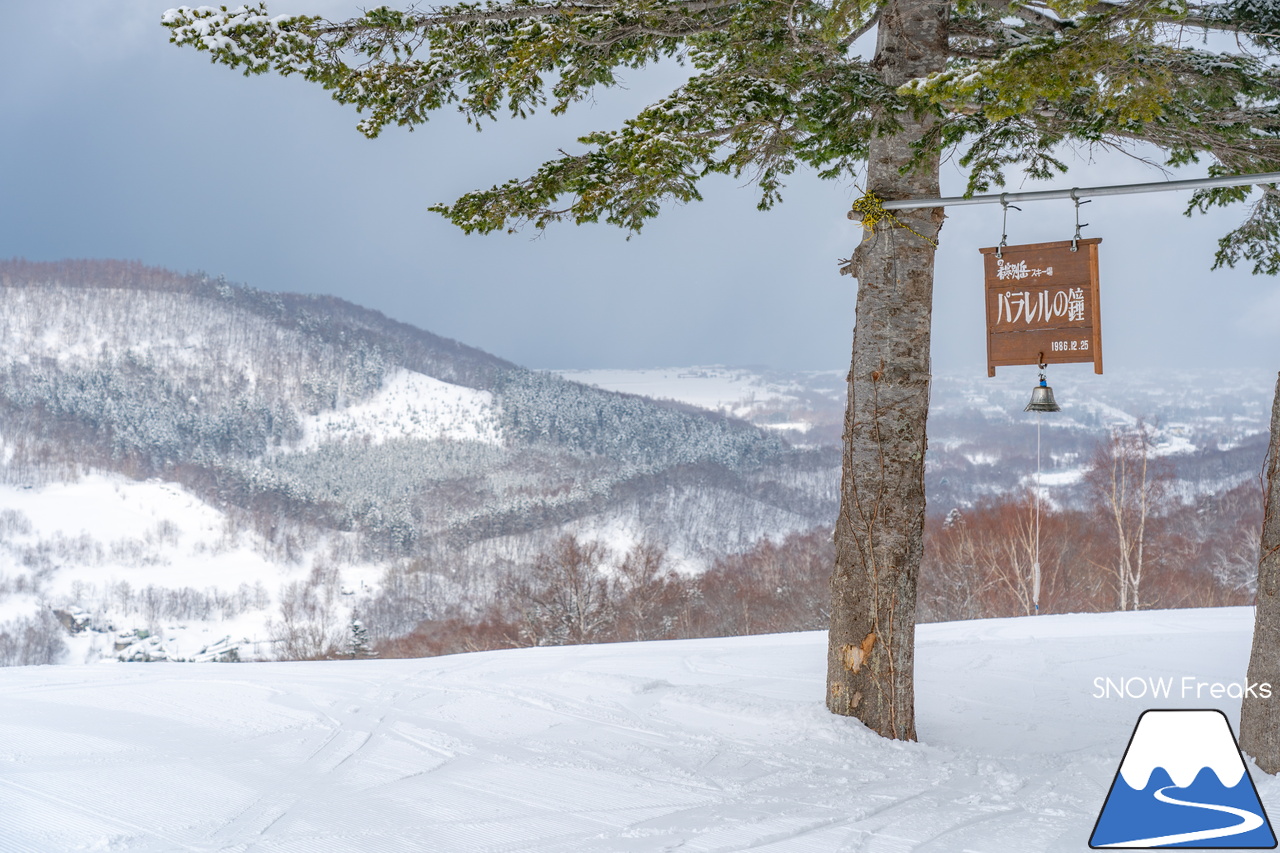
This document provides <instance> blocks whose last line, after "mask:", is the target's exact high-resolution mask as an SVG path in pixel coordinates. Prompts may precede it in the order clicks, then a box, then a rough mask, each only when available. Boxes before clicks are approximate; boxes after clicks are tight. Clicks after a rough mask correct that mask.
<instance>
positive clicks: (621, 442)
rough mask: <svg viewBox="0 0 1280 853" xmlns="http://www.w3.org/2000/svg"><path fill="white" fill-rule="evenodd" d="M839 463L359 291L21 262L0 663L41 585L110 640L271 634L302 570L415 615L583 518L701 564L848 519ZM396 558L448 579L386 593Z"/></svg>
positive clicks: (28, 629) (351, 600) (349, 604)
mask: <svg viewBox="0 0 1280 853" xmlns="http://www.w3.org/2000/svg"><path fill="white" fill-rule="evenodd" d="M835 465H836V457H835V456H834V453H833V452H823V451H815V450H796V449H793V448H791V447H790V446H789V445H788V444H787V442H786V441H785V440H783V439H782V438H780V437H778V436H777V435H776V434H774V433H772V432H770V431H768V430H764V429H760V428H757V427H754V426H752V425H750V424H748V423H746V422H744V421H741V420H737V419H734V418H731V417H726V416H724V415H722V414H719V413H713V412H708V411H705V410H700V409H697V408H695V407H691V406H688V405H684V404H679V403H672V402H657V401H652V400H647V399H644V398H641V397H637V396H634V395H627V394H619V393H614V392H609V391H604V390H600V389H596V388H592V387H589V386H585V385H581V384H577V383H573V382H568V381H565V380H563V379H560V378H559V377H556V376H553V375H550V374H546V373H539V372H536V371H531V370H527V369H524V368H521V367H518V366H516V365H514V364H511V363H509V362H505V361H503V360H501V359H498V358H496V357H494V356H491V355H489V354H487V353H484V352H481V351H479V350H476V349H474V348H471V347H467V346H465V345H463V344H459V343H457V342H455V341H450V340H447V339H444V338H440V337H438V336H436V335H433V334H431V333H429V332H425V331H422V330H419V329H415V328H412V327H409V326H407V325H405V324H402V323H397V322H395V321H393V320H390V319H388V318H386V317H384V316H382V315H381V314H378V313H376V312H373V311H369V310H366V309H363V308H360V307H358V306H355V305H352V304H350V303H346V302H343V301H341V300H338V299H333V298H328V297H317V296H304V295H298V294H275V293H265V292H260V291H256V290H252V289H250V288H245V287H239V286H233V285H230V284H228V283H226V282H224V281H220V280H211V279H209V278H207V277H205V276H199V275H194V276H182V275H176V274H173V273H169V272H166V271H164V270H158V269H153V268H147V267H143V266H141V265H138V264H130V263H121V262H106V261H104V262H90V261H85V262H63V263H55V264H36V263H27V262H22V261H7V262H0V637H9V638H10V640H11V641H12V642H10V643H9V646H8V647H6V646H5V644H4V643H3V642H0V663H4V662H6V661H9V662H12V660H17V659H24V658H23V655H24V654H25V653H24V652H22V651H21V650H20V649H17V648H16V646H15V645H14V644H15V643H17V641H16V640H12V638H13V637H16V636H19V635H23V636H26V635H28V634H31V633H32V632H33V631H34V632H35V634H41V632H42V631H43V630H44V628H45V627H47V625H36V624H35V623H33V622H31V621H30V620H32V619H36V618H37V617H36V616H35V615H33V614H35V613H36V611H37V610H38V609H39V607H38V606H37V603H38V602H42V601H43V602H46V603H47V604H49V605H52V606H53V607H54V608H56V609H58V610H60V611H61V612H62V614H63V615H62V616H60V617H59V618H60V619H62V620H63V622H64V624H65V625H68V626H71V628H72V629H74V633H75V636H74V637H73V641H74V642H73V646H74V645H75V644H76V643H79V644H81V645H83V644H84V642H85V641H86V640H92V641H93V643H92V645H91V647H90V648H88V649H81V648H77V654H80V653H83V654H84V655H87V656H88V657H93V656H95V655H108V656H110V655H114V654H117V653H120V652H121V651H122V648H121V647H122V646H123V647H124V653H125V654H126V655H132V654H134V653H135V652H131V651H128V649H129V648H132V647H133V646H135V645H137V644H139V643H142V644H143V645H142V646H141V647H140V648H139V649H137V650H136V654H137V655H138V656H140V657H141V658H148V659H154V658H156V657H170V658H171V657H174V656H178V657H184V658H185V657H191V656H198V655H202V654H208V653H209V652H208V649H209V648H210V647H211V644H213V645H215V646H216V644H217V642H220V641H221V640H223V639H225V638H226V637H227V636H230V635H235V636H236V637H244V638H245V641H244V642H243V643H241V644H240V649H241V650H242V651H243V652H244V653H245V654H256V653H257V650H259V649H261V648H262V647H263V643H264V642H265V640H266V635H267V633H269V630H268V629H269V626H268V625H267V619H268V617H270V618H273V619H276V620H279V619H281V618H283V617H281V615H280V614H279V612H278V611H279V608H280V607H287V606H288V605H287V602H288V601H289V600H291V599H290V598H289V594H288V590H289V589H293V593H294V595H293V597H294V599H296V601H295V604H296V606H297V608H301V609H302V610H303V611H305V612H307V613H308V614H314V613H315V612H320V611H324V612H328V613H329V614H330V616H329V617H326V619H324V620H321V621H326V622H335V623H336V624H337V627H338V628H339V629H340V628H341V626H342V625H343V624H345V620H346V618H347V614H349V613H350V611H351V610H353V609H361V608H362V609H364V610H377V611H379V612H384V613H385V612H389V611H391V610H394V609H396V608H399V609H400V610H401V611H404V612H402V613H401V614H400V615H399V616H397V617H396V618H397V620H398V621H397V624H396V626H395V630H408V628H409V627H412V625H413V624H416V622H417V621H418V620H420V619H422V618H427V617H429V616H431V615H432V613H433V612H436V611H437V610H439V609H441V608H444V607H447V606H451V605H454V604H457V603H459V602H463V601H475V600H482V599H483V598H484V597H486V596H489V597H491V596H493V595H494V594H495V591H496V590H497V589H498V587H499V586H500V585H501V584H502V583H503V582H504V578H505V577H506V576H508V575H509V574H510V573H511V572H512V571H514V570H517V569H518V568H519V567H520V566H522V565H527V564H529V563H530V562H531V561H532V559H533V556H534V555H536V554H537V553H539V552H540V550H541V549H543V548H545V547H546V546H547V544H548V543H549V542H551V541H554V540H555V538H556V537H558V536H560V535H561V534H563V533H564V532H566V531H571V532H574V533H576V534H579V535H582V536H585V537H587V538H590V539H597V540H603V541H606V542H607V543H608V544H609V545H610V546H611V547H613V548H615V549H617V550H618V551H625V550H626V549H628V548H629V547H631V546H632V545H634V544H636V543H638V542H641V541H657V542H660V543H661V544H662V545H663V546H664V547H665V548H666V549H667V552H668V554H669V558H670V563H671V564H672V565H674V566H677V567H681V566H682V567H684V568H685V569H686V570H697V569H699V568H701V567H703V566H705V565H707V563H708V562H709V561H710V560H711V559H713V558H714V557H715V556H717V555H719V554H724V553H733V552H737V551H742V550H745V549H746V548H748V547H750V546H751V545H753V544H754V543H755V542H757V541H758V540H760V539H761V538H762V537H765V536H782V535H785V534H787V533H791V532H793V531H801V530H807V529H809V528H811V527H813V526H814V525H816V524H819V523H822V522H824V521H826V520H828V519H829V518H831V517H832V516H833V514H834V497H835V496H834V485H833V477H834V469H835ZM387 572H392V573H394V574H396V576H397V577H398V578H400V579H401V580H403V579H404V578H406V577H409V578H410V579H411V580H412V582H413V584H416V588H421V589H423V590H426V589H430V590H431V592H430V595H429V596H426V597H425V598H424V597H422V596H420V597H419V599H420V600H415V602H414V603H413V604H412V608H411V609H413V608H416V609H415V610H414V612H412V613H410V612H408V611H405V609H404V608H405V607H408V606H409V605H400V604H398V603H395V602H388V601H383V600H381V599H380V596H381V595H382V594H383V592H382V591H383V589H384V588H385V587H386V584H385V583H383V580H384V578H383V575H385V574H386V573H387ZM264 589H265V592H264ZM424 595H425V593H424ZM263 602H266V604H265V605H264V604H263ZM24 614H27V615H24ZM271 614H275V615H271ZM40 618H45V617H40ZM311 618H312V617H311V616H308V619H311ZM24 619H26V620H28V621H26V622H22V620H24ZM14 620H18V621H17V622H15V621H14ZM47 621H48V620H47V618H45V622H47ZM195 623H200V627H199V629H198V630H197V629H196V628H194V627H192V626H193V625H194V624H195ZM6 625H7V626H8V627H6ZM33 626H34V627H33ZM184 626H185V627H184ZM255 626H256V627H255ZM370 627H371V628H372V629H373V630H374V631H375V633H377V634H378V636H379V637H385V636H387V634H386V631H390V630H393V629H392V628H390V627H388V626H386V625H384V626H380V627H379V626H370ZM184 632H185V633H187V634H191V635H192V637H193V638H188V639H185V640H179V638H180V637H182V636H183V635H184ZM18 645H21V644H20V643H19V644H18ZM6 649H7V650H6ZM27 659H29V658H27ZM35 659H37V660H38V659H41V658H39V657H38V656H37V657H36V658H35ZM79 659H84V658H79Z"/></svg>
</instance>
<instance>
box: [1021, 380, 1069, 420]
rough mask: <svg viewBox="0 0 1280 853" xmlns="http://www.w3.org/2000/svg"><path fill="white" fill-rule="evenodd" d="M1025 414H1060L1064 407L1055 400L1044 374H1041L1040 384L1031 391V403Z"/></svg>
mask: <svg viewBox="0 0 1280 853" xmlns="http://www.w3.org/2000/svg"><path fill="white" fill-rule="evenodd" d="M1022 411H1024V412H1060V411H1062V407H1061V406H1059V405H1058V403H1057V401H1055V400H1054V399H1053V389H1052V388H1050V387H1049V385H1048V383H1047V382H1046V381H1045V378H1044V374H1043V373H1041V374H1040V384H1039V385H1038V386H1036V387H1035V388H1032V389H1031V402H1030V403H1027V407H1026V408H1025V409H1023V410H1022Z"/></svg>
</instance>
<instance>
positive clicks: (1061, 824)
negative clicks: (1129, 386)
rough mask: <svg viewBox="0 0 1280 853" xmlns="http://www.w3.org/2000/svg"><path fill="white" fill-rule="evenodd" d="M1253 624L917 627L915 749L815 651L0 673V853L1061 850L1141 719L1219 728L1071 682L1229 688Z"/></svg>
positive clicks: (1074, 619)
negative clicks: (848, 694)
mask: <svg viewBox="0 0 1280 853" xmlns="http://www.w3.org/2000/svg"><path fill="white" fill-rule="evenodd" d="M1251 631H1252V611H1251V610H1250V609H1248V608H1229V609H1220V610H1187V611H1153V612H1143V613H1136V614H1133V613H1126V614H1096V615H1095V614H1091V615H1077V616H1041V617H1036V618H1023V619H1004V620H989V621H981V622H970V623H951V624H943V625H926V626H922V627H921V628H920V631H919V642H918V668H917V673H918V676H917V687H916V689H917V697H918V704H919V729H920V738H921V742H920V743H896V742H890V741H886V740H883V739H881V738H879V737H877V736H875V735H873V734H870V733H869V732H868V731H867V730H866V729H865V728H864V727H862V726H861V725H860V724H859V723H857V722H856V721H853V720H849V719H844V718H838V717H834V716H832V715H830V714H828V713H827V711H826V710H825V708H824V707H823V703H822V700H823V690H824V677H825V660H826V653H825V644H826V637H825V635H824V634H821V633H811V634H791V635H773V636H758V637H741V638H734V639H719V640H693V641H678V642H665V643H642V644H624V645H612V646H580V647H569V648H537V649H521V650H516V651H507V652H490V653H482V654H471V655H459V656H453V657H444V658H434V659H425V660H398V661H359V662H328V663H273V664H238V665H234V664H232V665H222V666H219V665H214V664H171V663H169V664H166V663H156V664H133V665H128V664H101V665H96V666H76V667H68V666H60V667H38V668H15V669H7V670H0V851H2V852H3V853H17V851H24V853H26V851H40V853H44V851H69V850H103V851H166V853H167V852H168V851H184V850H186V851H215V850H217V851H232V850H234V851H249V850H253V851H264V853H265V851H307V853H317V851H335V853H336V851H343V853H348V851H415V853H418V851H432V852H433V853H438V851H459V853H461V851H467V853H475V852H476V851H547V853H550V851H602V853H618V852H619V851H659V850H674V849H680V850H687V851H708V853H709V852H710V851H738V850H745V849H751V850H757V851H795V852H796V853H801V851H814V853H829V852H830V851H840V850H847V851H852V850H857V851H866V853H905V852H906V851H918V853H930V851H938V853H941V851H947V853H961V851H983V853H986V852H987V851H990V853H996V851H999V853H1005V852H1006V851H1042V850H1043V851H1067V850H1070V851H1079V850H1085V849H1087V842H1088V837H1089V833H1090V832H1091V830H1092V828H1093V822H1094V819H1095V818H1096V816H1097V813H1098V810H1099V809H1100V808H1101V805H1102V802H1103V800H1104V798H1105V797H1106V793H1107V789H1108V787H1109V786H1110V784H1111V781H1112V778H1113V776H1114V774H1115V772H1116V768H1117V765H1118V764H1119V761H1120V758H1121V756H1122V754H1123V752H1124V748H1125V745H1126V743H1127V741H1128V737H1129V734H1130V732H1131V731H1132V728H1133V725H1134V723H1135V721H1136V720H1137V718H1138V715H1139V714H1140V713H1141V712H1142V711H1143V710H1145V709H1146V708H1149V707H1205V708H1208V707H1220V708H1222V710H1224V711H1225V712H1226V713H1227V715H1228V717H1229V718H1230V719H1231V721H1232V725H1233V726H1234V725H1236V721H1237V720H1238V716H1239V702H1238V701H1231V700H1219V701H1218V702H1213V701H1212V700H1209V699H1208V697H1207V695H1206V697H1205V698H1204V699H1202V700H1200V701H1197V700H1195V698H1194V697H1191V698H1188V699H1181V698H1173V699H1159V700H1152V699H1150V698H1146V699H1118V698H1112V699H1100V698H1094V693H1095V685H1094V680H1095V679H1096V678H1107V677H1110V678H1112V679H1129V678H1135V677H1143V678H1145V677H1148V676H1150V677H1157V678H1173V679H1175V681H1178V680H1180V679H1181V678H1183V677H1184V676H1191V677H1192V678H1193V679H1195V680H1198V681H1205V682H1220V683H1224V684H1227V683H1235V682H1240V681H1241V680H1242V679H1243V678H1244V673H1245V667H1246V664H1247V660H1248V653H1249V643H1250V636H1251ZM1277 701H1280V699H1278V700H1277ZM1251 769H1252V768H1251ZM1252 772H1253V775H1254V779H1255V781H1256V782H1257V784H1258V788H1259V791H1260V793H1261V795H1262V799H1263V802H1264V804H1265V805H1266V806H1267V807H1268V809H1269V810H1270V812H1271V814H1272V815H1276V814H1280V782H1277V780H1276V779H1274V778H1271V777H1267V776H1263V775H1261V774H1259V773H1258V772H1257V771H1256V769H1255V770H1253V771H1252Z"/></svg>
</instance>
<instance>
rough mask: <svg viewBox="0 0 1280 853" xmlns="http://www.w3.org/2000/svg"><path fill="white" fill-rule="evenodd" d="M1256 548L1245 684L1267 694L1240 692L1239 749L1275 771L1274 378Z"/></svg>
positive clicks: (1279, 728)
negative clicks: (1266, 685)
mask: <svg viewBox="0 0 1280 853" xmlns="http://www.w3.org/2000/svg"><path fill="white" fill-rule="evenodd" d="M1266 480H1267V482H1266V497H1265V500H1264V503H1263V517H1262V550H1261V555H1260V558H1259V560H1258V593H1257V603H1256V606H1255V608H1254V623H1253V651H1252V652H1251V653H1250V655H1249V675H1248V682H1249V684H1251V685H1252V684H1261V683H1264V682H1269V683H1270V684H1271V696H1270V697H1269V698H1265V699H1264V698H1262V697H1261V696H1250V695H1248V694H1246V696H1245V698H1244V701H1243V702H1242V703H1241V708H1240V748H1241V749H1242V750H1243V751H1244V752H1247V753H1248V754H1249V755H1252V756H1253V758H1254V760H1255V761H1257V762H1258V767H1259V768H1261V769H1262V770H1264V771H1265V772H1267V773H1276V772H1280V379H1277V381H1276V396H1275V402H1274V403H1273V404H1272V407H1271V444H1270V447H1269V448H1268V452H1267V466H1266Z"/></svg>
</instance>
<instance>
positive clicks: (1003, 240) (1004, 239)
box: [996, 193, 1022, 258]
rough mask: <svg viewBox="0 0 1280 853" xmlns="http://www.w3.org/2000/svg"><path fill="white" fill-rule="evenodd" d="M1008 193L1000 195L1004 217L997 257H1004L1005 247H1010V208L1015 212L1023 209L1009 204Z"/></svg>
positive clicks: (1001, 221)
mask: <svg viewBox="0 0 1280 853" xmlns="http://www.w3.org/2000/svg"><path fill="white" fill-rule="evenodd" d="M1006 195H1008V193H1000V207H1001V208H1003V211H1004V212H1003V215H1002V216H1001V219H1000V245H999V246H998V247H996V257H997V258H1003V257H1004V247H1005V246H1007V245H1009V208H1011V207H1012V208H1013V209H1014V210H1022V208H1020V207H1017V206H1015V205H1012V204H1009V201H1008V200H1007V199H1006V198H1005V196H1006Z"/></svg>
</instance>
